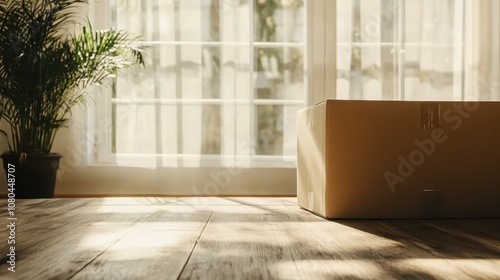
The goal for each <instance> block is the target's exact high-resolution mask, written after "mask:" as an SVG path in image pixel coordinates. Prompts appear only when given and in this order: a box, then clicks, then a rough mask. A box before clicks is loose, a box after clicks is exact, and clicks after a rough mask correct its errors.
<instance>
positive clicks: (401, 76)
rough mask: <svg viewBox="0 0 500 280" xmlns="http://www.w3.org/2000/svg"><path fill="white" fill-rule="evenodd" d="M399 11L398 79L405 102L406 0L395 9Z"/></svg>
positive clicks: (401, 97)
mask: <svg viewBox="0 0 500 280" xmlns="http://www.w3.org/2000/svg"><path fill="white" fill-rule="evenodd" d="M398 7H399V11H394V12H395V13H398V14H399V27H398V28H399V38H398V39H399V40H398V41H399V51H398V54H399V57H398V59H399V63H398V64H399V69H398V70H399V71H398V79H399V90H398V93H399V98H400V99H401V100H405V67H406V55H405V52H406V46H405V41H406V34H405V33H406V30H405V24H406V23H405V20H406V17H405V12H406V9H405V0H399V5H398V6H396V7H395V8H396V9H398Z"/></svg>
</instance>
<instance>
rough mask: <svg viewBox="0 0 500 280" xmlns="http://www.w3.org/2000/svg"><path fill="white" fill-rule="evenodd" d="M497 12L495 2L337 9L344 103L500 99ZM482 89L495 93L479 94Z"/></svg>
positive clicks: (397, 1)
mask: <svg viewBox="0 0 500 280" xmlns="http://www.w3.org/2000/svg"><path fill="white" fill-rule="evenodd" d="M498 12H499V1H496V0H471V1H466V0H339V1H337V39H338V41H337V55H338V59H337V98H341V99H403V100H462V99H474V100H476V99H487V100H490V99H496V98H498V93H496V95H495V93H493V91H494V89H492V87H493V88H494V87H495V84H497V83H498V80H499V77H498V75H499V71H498V67H499V63H498V62H499V44H498V38H499V29H500V25H499V20H498V16H497V15H498ZM481 83H487V84H488V85H487V86H486V87H487V88H488V89H487V91H488V92H489V93H488V94H483V95H481V96H478V95H477V94H473V92H474V91H475V89H477V88H478V87H480V88H482V89H483V91H485V90H486V89H484V86H483V85H482V84H481ZM497 86H498V85H497Z"/></svg>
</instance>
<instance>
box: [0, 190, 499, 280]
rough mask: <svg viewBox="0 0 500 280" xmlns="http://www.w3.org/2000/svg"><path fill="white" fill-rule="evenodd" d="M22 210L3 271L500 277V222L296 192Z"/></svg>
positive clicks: (55, 275)
mask: <svg viewBox="0 0 500 280" xmlns="http://www.w3.org/2000/svg"><path fill="white" fill-rule="evenodd" d="M4 200H5V199H4ZM0 207H1V208H0V209H2V210H1V211H2V212H1V216H0V217H1V218H2V219H1V221H3V222H4V223H5V224H7V223H8V222H7V213H6V212H7V210H6V208H7V206H6V202H2V203H0ZM16 217H17V221H16V236H15V237H16V239H15V240H16V244H15V246H16V272H15V273H11V272H9V271H8V270H7V268H8V265H7V263H6V261H7V258H6V257H4V258H3V259H2V261H1V263H0V279H10V278H12V279H500V220H337V221H327V220H324V219H322V218H320V217H317V216H315V215H313V214H311V213H309V212H307V211H304V210H302V209H300V208H299V207H297V206H296V199H295V198H89V199H49V200H24V201H23V200H19V201H17V205H16ZM0 228H1V231H0V233H1V240H0V242H1V247H0V248H1V252H0V253H1V255H2V256H6V254H7V253H8V247H9V246H10V245H8V244H7V236H8V234H9V232H8V229H7V228H6V226H1V227H0Z"/></svg>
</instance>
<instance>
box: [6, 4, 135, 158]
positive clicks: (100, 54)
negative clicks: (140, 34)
mask: <svg viewBox="0 0 500 280" xmlns="http://www.w3.org/2000/svg"><path fill="white" fill-rule="evenodd" d="M87 4H88V3H87V1H86V0H37V1H29V0H28V1H25V0H7V1H5V0H0V106H1V107H0V114H1V115H0V116H1V118H2V119H3V120H5V121H6V122H7V123H8V125H9V126H10V131H9V133H7V131H3V130H0V133H1V134H2V135H3V136H5V137H6V138H7V142H8V143H9V149H10V150H11V152H13V153H16V154H20V155H24V156H26V155H44V154H49V153H50V152H51V149H52V144H53V142H54V137H55V135H56V132H57V131H58V129H60V128H61V127H64V126H65V125H67V123H68V120H69V117H70V114H71V109H72V108H73V107H74V106H75V105H77V104H80V103H82V102H84V101H85V100H86V91H85V90H86V88H87V87H88V86H90V85H94V84H100V83H101V82H103V80H105V79H106V78H109V77H113V76H114V75H116V74H117V72H118V71H119V70H120V69H122V68H124V67H127V66H129V65H132V64H144V60H143V56H142V53H141V50H140V49H139V48H137V47H134V46H133V41H134V40H133V39H129V38H128V35H127V33H125V32H123V31H118V30H103V31H94V30H93V29H92V26H91V24H90V22H88V21H87V23H86V24H84V25H78V21H79V20H81V18H79V15H78V11H81V10H82V5H87ZM75 26H77V27H79V30H78V31H76V32H74V31H70V29H74V27H75ZM9 136H10V137H9Z"/></svg>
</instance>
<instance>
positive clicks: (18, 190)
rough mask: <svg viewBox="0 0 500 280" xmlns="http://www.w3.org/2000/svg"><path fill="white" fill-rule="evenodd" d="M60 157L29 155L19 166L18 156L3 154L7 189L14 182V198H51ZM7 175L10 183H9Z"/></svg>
mask: <svg viewBox="0 0 500 280" xmlns="http://www.w3.org/2000/svg"><path fill="white" fill-rule="evenodd" d="M61 157H62V155H60V154H49V155H29V156H27V158H26V161H25V162H24V163H22V164H21V162H20V161H19V154H14V153H4V154H3V155H2V159H3V167H4V169H5V173H6V175H7V188H9V183H12V178H14V179H15V182H14V189H15V190H14V193H15V194H16V198H52V197H54V189H55V185H56V178H57V169H58V168H59V161H60V159H61ZM9 174H13V175H14V176H15V177H12V176H10V178H11V182H9Z"/></svg>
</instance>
